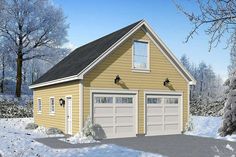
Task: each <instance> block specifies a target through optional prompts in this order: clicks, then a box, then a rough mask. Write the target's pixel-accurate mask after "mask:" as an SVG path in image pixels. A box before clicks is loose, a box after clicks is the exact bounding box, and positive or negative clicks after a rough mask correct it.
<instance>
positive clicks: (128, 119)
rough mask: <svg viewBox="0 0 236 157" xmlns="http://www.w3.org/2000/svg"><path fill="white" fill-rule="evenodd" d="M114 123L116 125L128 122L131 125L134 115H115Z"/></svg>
mask: <svg viewBox="0 0 236 157" xmlns="http://www.w3.org/2000/svg"><path fill="white" fill-rule="evenodd" d="M116 123H117V124H118V125H122V124H130V125H133V123H134V117H133V116H122V117H118V116H116Z"/></svg>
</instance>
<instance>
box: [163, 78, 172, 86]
mask: <svg viewBox="0 0 236 157" xmlns="http://www.w3.org/2000/svg"><path fill="white" fill-rule="evenodd" d="M169 84H170V80H169V79H168V78H166V79H165V81H164V82H163V85H164V86H165V87H167V86H168V85H169Z"/></svg>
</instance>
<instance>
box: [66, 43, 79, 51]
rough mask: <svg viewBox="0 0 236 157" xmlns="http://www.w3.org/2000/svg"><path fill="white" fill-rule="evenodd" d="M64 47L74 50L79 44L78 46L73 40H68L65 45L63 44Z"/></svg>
mask: <svg viewBox="0 0 236 157" xmlns="http://www.w3.org/2000/svg"><path fill="white" fill-rule="evenodd" d="M62 47H63V48H67V49H70V50H71V51H73V50H74V49H76V48H78V46H76V45H75V44H73V43H72V42H67V43H65V44H64V45H62Z"/></svg>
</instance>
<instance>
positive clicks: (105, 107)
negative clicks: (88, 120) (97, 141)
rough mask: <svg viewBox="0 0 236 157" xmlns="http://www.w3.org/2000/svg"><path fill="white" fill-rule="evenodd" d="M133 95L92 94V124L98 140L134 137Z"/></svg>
mask: <svg viewBox="0 0 236 157" xmlns="http://www.w3.org/2000/svg"><path fill="white" fill-rule="evenodd" d="M135 104H136V102H135V95H123V94H122V95H119V94H93V122H94V124H97V125H98V126H100V128H101V130H102V132H104V135H105V136H103V133H102V132H101V130H100V131H99V132H100V133H99V134H100V135H99V136H101V137H100V138H118V137H132V136H136V131H135Z"/></svg>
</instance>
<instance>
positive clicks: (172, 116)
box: [164, 115, 179, 123]
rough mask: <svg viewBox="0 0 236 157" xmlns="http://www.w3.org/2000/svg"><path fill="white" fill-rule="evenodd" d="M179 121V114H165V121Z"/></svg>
mask: <svg viewBox="0 0 236 157" xmlns="http://www.w3.org/2000/svg"><path fill="white" fill-rule="evenodd" d="M178 122H179V116H178V115H177V116H174V115H171V116H169V115H168V116H166V115H165V116H164V123H178Z"/></svg>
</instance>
